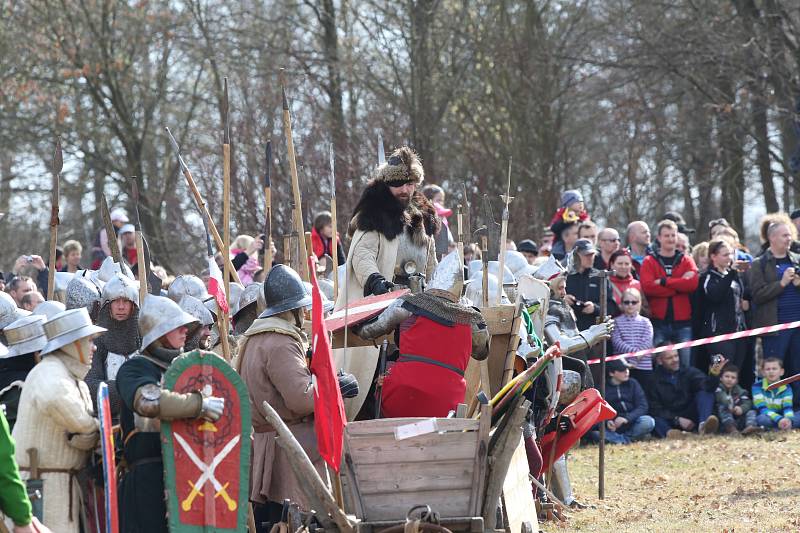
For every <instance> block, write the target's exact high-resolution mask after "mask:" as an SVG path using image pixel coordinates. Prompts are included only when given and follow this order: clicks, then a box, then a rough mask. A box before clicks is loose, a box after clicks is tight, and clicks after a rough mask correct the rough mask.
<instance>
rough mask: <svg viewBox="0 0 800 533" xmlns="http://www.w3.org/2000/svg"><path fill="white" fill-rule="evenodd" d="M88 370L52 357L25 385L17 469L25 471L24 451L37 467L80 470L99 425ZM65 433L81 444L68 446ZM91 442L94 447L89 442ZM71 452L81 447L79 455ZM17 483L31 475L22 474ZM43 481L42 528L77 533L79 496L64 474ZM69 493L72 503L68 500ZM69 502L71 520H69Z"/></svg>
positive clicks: (16, 436)
mask: <svg viewBox="0 0 800 533" xmlns="http://www.w3.org/2000/svg"><path fill="white" fill-rule="evenodd" d="M88 370H89V366H88V365H83V364H81V363H79V362H78V361H76V360H75V359H73V358H72V357H70V356H69V355H67V354H65V353H63V352H61V351H55V352H53V353H52V354H49V355H46V356H44V358H43V359H42V362H41V363H39V364H38V365H36V366H35V367H34V368H33V370H31V373H30V374H28V377H27V378H26V379H25V387H24V388H23V389H22V396H21V397H20V402H19V411H18V415H17V423H16V425H15V426H14V432H13V437H14V440H15V441H16V443H17V448H16V460H17V463H19V465H20V467H28V466H30V462H29V460H28V454H27V451H26V450H28V449H29V448H36V449H37V450H39V467H40V468H44V469H48V468H55V469H64V470H78V469H80V468H82V467H83V466H84V464H85V463H86V460H87V459H88V457H89V453H90V452H89V451H88V450H90V449H91V448H92V447H93V444H94V445H96V443H97V439H98V434H97V431H98V429H99V423H98V421H97V419H96V418H94V417H93V416H92V400H91V397H90V395H89V388H88V387H87V386H86V383H84V382H83V381H82V380H83V377H84V376H85V375H86V372H87V371H88ZM67 433H81V434H85V435H87V436H88V437H87V439H86V441H85V442H83V443H80V444H79V443H77V442H75V441H73V442H72V443H70V441H68V440H67ZM92 441H93V442H92ZM75 446H80V448H83V449H79V448H76V447H75ZM20 475H21V477H22V479H28V478H29V477H30V473H29V472H27V471H24V470H23V471H21V472H20ZM40 476H41V478H42V479H43V480H44V488H43V490H42V492H43V496H44V497H43V500H44V524H45V525H46V526H47V527H49V528H50V529H52V530H53V531H58V532H59V533H61V532H63V533H77V531H78V517H79V515H80V493H79V490H78V486H77V483H76V482H74V481H73V482H72V483H70V476H69V474H67V473H58V472H52V473H42V474H40ZM70 491H72V497H71V498H70ZM70 500H71V501H72V510H71V514H72V520H71V521H70V520H69V515H70V507H69V502H70Z"/></svg>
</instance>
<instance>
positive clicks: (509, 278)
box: [489, 261, 517, 285]
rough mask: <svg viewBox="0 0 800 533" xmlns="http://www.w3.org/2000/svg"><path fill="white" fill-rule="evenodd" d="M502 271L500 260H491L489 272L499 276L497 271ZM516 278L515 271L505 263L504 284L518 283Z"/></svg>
mask: <svg viewBox="0 0 800 533" xmlns="http://www.w3.org/2000/svg"><path fill="white" fill-rule="evenodd" d="M498 272H500V261H489V274H494V275H495V276H497V273H498ZM516 281H517V280H516V279H515V278H514V273H513V272H511V269H510V268H508V265H503V285H506V284H508V283H516Z"/></svg>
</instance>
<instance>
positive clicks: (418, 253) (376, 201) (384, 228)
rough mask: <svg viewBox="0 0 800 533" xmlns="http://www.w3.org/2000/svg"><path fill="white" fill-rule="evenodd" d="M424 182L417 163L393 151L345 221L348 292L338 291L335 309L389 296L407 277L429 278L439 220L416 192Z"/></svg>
mask: <svg viewBox="0 0 800 533" xmlns="http://www.w3.org/2000/svg"><path fill="white" fill-rule="evenodd" d="M424 176H425V173H424V170H423V168H422V163H421V162H420V160H419V157H417V154H415V153H414V151H413V150H412V149H411V148H409V147H407V146H403V147H402V148H398V149H397V150H395V151H394V152H393V153H392V155H390V156H389V158H388V159H387V161H386V163H385V164H383V165H381V166H379V167H378V168H377V170H376V172H375V177H374V178H373V179H372V180H370V182H369V183H368V184H367V187H366V189H364V192H363V193H362V194H361V199H360V200H359V201H358V204H357V205H356V207H355V211H354V214H353V218H352V220H351V221H350V227H349V231H348V232H349V233H350V235H351V237H352V240H351V244H350V251H349V253H348V255H347V261H346V263H345V275H346V276H347V281H346V285H345V286H346V287H347V290H346V291H344V290H340V291H339V297H338V299H337V301H336V309H341V308H342V307H344V306H345V305H346V302H352V301H355V300H358V299H360V298H363V297H365V296H369V295H372V294H385V293H387V292H390V291H391V290H393V289H394V288H395V285H402V286H408V285H409V274H410V273H414V272H416V273H419V274H422V275H423V276H425V278H426V279H430V277H431V276H432V275H433V271H434V269H435V268H436V250H435V247H434V240H433V236H434V235H435V234H436V232H437V231H438V229H439V219H438V217H437V216H436V209H435V208H434V207H433V204H431V203H430V201H428V199H427V198H425V196H424V195H423V194H421V193H419V192H417V190H416V189H417V186H418V185H420V184H421V183H422V180H423V179H424Z"/></svg>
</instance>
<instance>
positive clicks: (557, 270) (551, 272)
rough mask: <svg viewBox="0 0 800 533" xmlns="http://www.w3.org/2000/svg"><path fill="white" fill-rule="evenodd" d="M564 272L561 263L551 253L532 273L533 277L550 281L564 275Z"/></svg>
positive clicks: (565, 272) (565, 271)
mask: <svg viewBox="0 0 800 533" xmlns="http://www.w3.org/2000/svg"><path fill="white" fill-rule="evenodd" d="M566 274H567V270H566V269H565V268H564V267H563V266H561V263H559V262H558V259H556V258H555V257H553V256H552V255H551V256H550V257H548V258H547V261H545V262H544V263H542V265H541V266H540V267H539V268H537V269H536V271H535V272H534V273H533V277H534V278H536V279H540V280H542V281H545V282H550V281H552V280H554V279H556V278H559V277H561V276H565V275H566Z"/></svg>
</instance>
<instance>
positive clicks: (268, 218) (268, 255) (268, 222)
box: [264, 141, 272, 274]
mask: <svg viewBox="0 0 800 533" xmlns="http://www.w3.org/2000/svg"><path fill="white" fill-rule="evenodd" d="M266 159H267V169H266V174H265V177H264V201H265V202H266V203H265V206H264V216H265V222H264V246H266V249H265V250H264V273H265V274H266V273H267V272H269V269H270V268H272V183H271V182H270V170H271V169H270V167H271V165H272V142H271V141H267V154H266Z"/></svg>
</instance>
